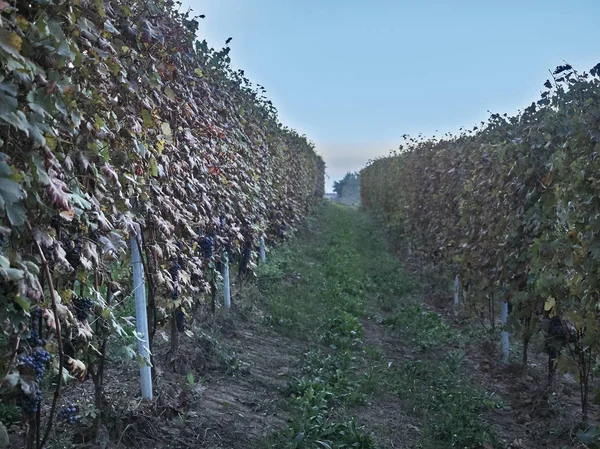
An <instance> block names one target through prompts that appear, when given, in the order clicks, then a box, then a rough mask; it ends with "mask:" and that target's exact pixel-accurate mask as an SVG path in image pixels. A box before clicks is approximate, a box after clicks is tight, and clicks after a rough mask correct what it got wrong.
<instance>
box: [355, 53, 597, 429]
mask: <svg viewBox="0 0 600 449" xmlns="http://www.w3.org/2000/svg"><path fill="white" fill-rule="evenodd" d="M599 75H600V64H598V65H596V66H595V67H593V68H592V69H591V70H590V71H589V72H584V73H580V72H578V71H576V70H575V69H574V68H573V67H571V66H570V65H568V64H565V65H562V66H560V67H558V68H557V69H556V70H555V71H554V72H553V73H552V80H549V81H547V82H546V83H545V84H544V86H545V88H546V90H545V91H544V92H543V93H542V95H541V98H540V99H539V100H537V101H536V102H535V103H533V104H531V105H530V106H528V107H527V108H525V109H523V111H521V112H520V113H519V114H518V115H517V116H515V117H509V116H507V115H506V114H504V115H500V114H491V116H490V118H489V120H488V122H487V123H482V125H483V126H482V127H479V126H477V127H474V128H473V129H471V130H468V131H464V132H462V133H461V134H460V135H458V136H450V137H448V138H447V139H444V140H436V139H424V138H421V139H414V138H411V137H409V136H405V142H404V144H403V145H401V146H400V147H399V150H398V151H396V152H393V153H392V154H390V155H389V156H388V157H383V158H379V159H377V160H374V161H371V162H370V163H369V164H368V165H367V167H365V168H364V169H363V170H362V171H361V173H360V181H361V203H362V204H363V205H364V206H365V207H366V208H367V209H369V210H370V211H371V212H372V213H373V214H375V215H377V216H379V217H380V218H381V219H382V220H383V222H384V223H385V224H386V225H387V227H388V229H389V230H390V232H391V234H392V236H393V238H394V240H395V241H397V242H400V243H401V244H402V245H403V246H404V251H405V255H406V257H407V258H412V259H413V260H418V261H419V263H421V264H422V265H421V266H423V265H425V266H428V267H430V268H435V269H436V271H437V272H441V273H443V274H444V276H445V277H446V278H447V279H452V278H453V277H454V275H455V274H459V277H460V279H461V281H462V285H463V288H464V289H465V290H466V289H467V288H468V299H467V302H466V306H467V309H468V310H471V311H473V312H475V313H477V314H478V315H479V314H484V313H485V314H486V315H487V317H488V320H489V323H490V324H491V325H492V326H494V325H495V323H496V319H497V317H496V313H497V312H496V311H497V308H498V305H497V303H498V301H504V302H508V303H509V306H511V307H510V309H511V310H512V314H513V315H514V319H512V322H513V325H512V331H513V332H514V333H516V334H518V335H520V336H521V337H522V338H523V347H524V351H523V362H522V364H523V370H525V369H526V368H527V364H528V362H527V348H528V343H529V339H530V338H531V336H532V334H533V333H534V332H536V330H539V325H538V324H536V323H538V321H539V320H535V319H532V318H533V317H534V316H536V315H537V316H540V317H544V318H548V317H546V315H549V318H550V319H554V320H555V321H554V322H553V323H554V328H551V329H550V330H549V332H550V331H552V332H559V330H560V329H559V330H557V329H556V323H563V322H564V323H567V321H564V320H563V318H564V317H568V318H569V320H570V322H572V323H571V324H572V326H573V329H574V330H575V331H574V332H575V333H577V334H578V335H579V337H578V340H573V339H572V338H571V339H565V342H566V343H565V344H568V345H571V346H574V349H577V345H578V344H579V343H578V342H579V340H581V339H584V340H585V341H586V343H587V346H585V351H580V350H577V351H576V350H573V351H572V357H571V360H566V362H567V363H566V364H564V365H567V366H569V367H570V369H572V370H574V371H575V372H576V373H577V374H578V378H579V379H580V382H581V389H580V390H581V402H582V412H583V420H584V421H585V420H586V419H587V398H588V393H587V391H588V386H589V383H588V379H589V375H590V372H591V366H590V361H591V360H593V359H594V355H595V354H597V353H598V352H599V350H600V341H599V340H598V335H599V331H600V316H599V314H598V310H597V307H596V304H597V302H598V298H599V297H600V284H599V283H598V273H600V222H598V220H596V218H594V217H597V216H598V214H599V213H600V201H598V195H597V184H598V173H599V170H600V161H599V159H598V158H597V151H598V143H599V142H600V122H599V121H598V117H600V77H599ZM553 317H554V318H553ZM556 317H560V318H556ZM552 329H553V330H552ZM552 332H550V334H551V333H552ZM561 332H562V331H561ZM571 334H573V332H571ZM555 353H556V351H554V352H552V354H551V357H552V356H554V355H555ZM565 357H566V356H565Z"/></svg>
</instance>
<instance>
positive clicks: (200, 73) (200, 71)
mask: <svg viewBox="0 0 600 449" xmlns="http://www.w3.org/2000/svg"><path fill="white" fill-rule="evenodd" d="M194 73H195V74H196V75H198V76H199V77H200V78H202V77H203V76H204V73H203V72H202V70H200V69H195V70H194Z"/></svg>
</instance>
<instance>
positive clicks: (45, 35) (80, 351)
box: [0, 0, 325, 447]
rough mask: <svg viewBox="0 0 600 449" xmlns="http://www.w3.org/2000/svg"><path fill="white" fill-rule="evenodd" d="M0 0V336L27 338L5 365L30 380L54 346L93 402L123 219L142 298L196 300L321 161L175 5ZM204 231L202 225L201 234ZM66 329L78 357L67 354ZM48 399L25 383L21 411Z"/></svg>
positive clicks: (314, 186) (315, 181)
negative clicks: (217, 266) (217, 259)
mask: <svg viewBox="0 0 600 449" xmlns="http://www.w3.org/2000/svg"><path fill="white" fill-rule="evenodd" d="M3 3H6V4H5V5H4V4H3V5H2V7H1V8H0V14H1V16H2V33H0V34H1V36H0V41H1V42H0V62H1V64H0V67H1V68H0V76H1V79H2V82H1V84H2V88H1V89H0V104H2V105H5V107H3V108H0V109H1V110H0V122H1V123H2V126H0V146H1V147H2V148H1V150H0V181H1V182H0V185H2V188H1V189H0V243H1V245H0V276H1V278H2V284H3V295H2V298H0V302H1V304H0V306H1V307H0V310H5V311H9V310H10V311H11V314H5V315H4V316H3V317H2V321H3V322H4V323H7V324H12V326H10V325H9V326H7V327H6V329H11V331H10V332H12V335H6V339H5V341H8V342H11V341H17V340H19V341H21V343H23V342H24V340H23V338H25V339H26V340H27V341H26V344H23V345H22V346H23V347H21V348H19V349H18V356H17V357H15V358H14V360H12V359H11V360H10V361H9V362H8V363H7V370H8V372H10V373H15V374H13V375H15V376H16V375H22V376H31V377H33V378H36V379H41V378H42V377H43V376H44V374H45V370H46V369H47V367H48V362H49V360H50V357H55V360H56V361H57V364H58V371H59V372H60V373H62V372H63V365H65V368H66V367H67V362H68V363H69V364H68V367H69V369H70V370H78V371H79V372H80V373H79V374H78V375H77V377H78V378H79V379H80V380H81V381H84V380H85V379H86V378H90V376H86V375H83V374H81V373H82V372H86V371H89V372H90V374H92V375H91V377H92V378H93V379H94V382H97V385H96V386H97V387H98V388H96V389H95V393H94V394H96V395H98V398H97V402H98V403H100V402H101V400H100V399H101V397H102V388H101V386H102V378H103V376H102V373H101V371H102V370H103V369H104V364H105V357H104V355H105V351H106V346H107V345H108V344H109V342H110V341H111V340H110V339H109V336H110V331H111V330H112V329H119V328H120V327H121V325H122V323H118V322H117V321H116V318H115V317H114V316H113V315H112V312H113V309H112V308H106V306H107V305H110V302H111V300H112V295H113V293H114V292H116V291H117V289H116V288H114V289H113V288H112V286H113V285H114V284H119V283H121V284H123V285H124V286H130V285H131V279H129V278H128V276H129V274H128V272H127V270H122V271H121V272H123V271H124V272H125V274H123V275H122V276H123V278H119V279H113V277H112V276H113V273H114V271H115V270H114V268H115V267H120V266H126V264H128V263H129V260H130V259H129V251H130V250H129V242H130V237H131V230H132V226H133V224H134V223H137V224H140V225H141V230H142V233H141V236H140V245H141V246H142V247H143V248H142V252H143V256H144V257H143V263H144V264H145V265H144V269H145V270H146V275H147V278H148V283H149V285H150V288H149V290H150V292H151V295H152V301H151V302H150V301H149V304H151V307H152V308H154V309H155V310H154V311H156V310H157V309H159V308H164V309H168V308H169V307H171V306H172V305H173V303H170V302H169V301H170V300H177V301H181V302H185V304H182V305H180V304H177V305H176V307H185V310H190V307H191V306H192V301H201V297H202V295H203V294H206V293H207V290H210V288H211V282H212V280H213V272H212V271H211V270H204V268H205V267H203V264H204V265H207V264H208V262H209V261H210V262H212V261H213V259H214V256H215V254H220V253H221V251H222V250H223V247H222V246H221V242H225V241H228V242H229V246H228V248H227V249H228V252H230V253H231V254H230V255H231V256H232V259H233V256H234V255H235V254H240V253H242V252H244V254H245V256H244V257H245V260H247V261H246V262H245V264H244V267H245V269H248V267H247V265H248V262H249V258H250V253H246V249H245V248H244V243H243V239H242V238H241V237H240V233H241V231H240V229H244V228H246V227H248V226H256V227H264V228H265V229H264V230H263V229H261V232H264V231H266V230H268V229H277V228H278V226H280V225H283V224H284V223H285V226H288V227H291V228H293V227H295V226H298V224H299V223H300V222H301V221H302V220H303V219H304V217H306V215H307V214H308V213H309V212H310V209H311V207H312V206H313V205H314V204H315V203H316V202H317V201H318V200H319V199H320V198H322V196H323V189H324V168H325V166H324V162H323V159H322V158H321V157H320V156H318V155H317V154H316V152H315V148H314V145H313V144H312V143H311V142H310V141H308V139H307V138H306V137H305V136H302V135H300V134H298V133H297V132H295V131H293V130H291V129H289V128H286V127H284V126H283V125H281V123H280V122H279V119H278V117H277V110H276V109H275V108H274V106H273V105H272V103H271V102H270V101H268V100H266V98H265V97H263V96H262V92H261V91H260V90H259V89H258V88H257V87H255V86H253V85H252V84H251V83H250V81H249V80H247V79H246V78H244V77H243V76H242V75H241V74H240V73H239V72H237V71H234V70H233V69H232V68H231V67H230V60H229V56H228V51H226V50H225V49H223V50H214V49H212V48H210V47H209V46H208V44H207V43H206V42H205V41H203V42H199V41H197V40H196V32H197V31H198V26H197V22H194V21H191V20H189V18H188V16H187V15H186V14H185V13H179V12H178V11H177V10H176V9H174V8H173V7H172V6H173V2H165V1H162V0H158V1H156V2H151V5H150V6H148V7H147V8H146V7H141V6H140V3H139V2H135V1H133V0H124V1H122V2H112V3H111V2H102V1H97V2H96V1H95V2H82V3H81V4H80V2H64V1H58V0H48V1H44V2H40V1H32V2H12V3H11V4H8V3H7V2H3ZM84 3H85V4H84ZM41 43H43V44H41ZM149 61H152V63H151V64H149ZM259 93H260V94H259ZM208 99H210V101H207V100H208ZM224 149H227V150H226V151H225V150H224ZM275 212H278V213H279V214H277V213H275ZM269 217H273V218H271V219H269ZM198 227H200V228H203V229H208V230H210V233H208V234H207V235H206V236H204V240H202V241H200V240H199V239H200V238H202V235H201V234H200V235H199V234H198V233H196V232H194V230H193V229H197V228H198ZM182 242H198V246H199V250H200V255H201V256H202V257H201V258H200V257H199V254H198V253H197V252H196V250H195V248H194V245H193V244H191V245H183V244H182ZM192 248H194V249H192ZM199 259H202V260H199ZM117 272H119V270H117ZM75 292H76V293H75ZM102 296H105V297H104V298H102ZM12 311H15V312H14V314H13V312H12ZM101 312H102V313H101ZM180 312H181V313H185V312H183V310H181V311H180ZM154 315H155V316H156V314H154ZM92 317H93V318H94V319H92ZM184 317H185V315H184ZM96 318H97V319H96ZM177 321H178V322H177V323H176V327H180V328H181V327H182V325H183V327H185V319H184V320H183V321H181V318H179V315H178V318H177ZM23 323H24V327H23ZM20 326H21V327H20ZM24 331H25V332H26V333H25V334H24V333H23V332H24ZM131 331H132V330H131ZM10 332H9V334H10ZM42 333H43V336H42V335H41V334H42ZM72 336H77V337H76V338H77V339H78V341H79V342H80V343H81V345H80V346H79V347H78V348H77V353H76V351H74V350H73V348H68V350H69V351H70V352H69V355H70V356H72V358H73V359H75V356H77V357H80V358H81V360H69V359H67V357H63V350H64V348H63V344H62V343H63V339H64V340H65V345H67V346H68V345H70V339H71V338H72ZM43 337H45V338H46V339H48V340H49V341H45V339H44V338H43ZM1 349H2V351H1V352H2V353H3V354H4V353H9V354H10V353H17V352H15V351H16V350H15V349H14V348H12V347H8V345H7V347H3V348H1ZM11 351H12V352H11ZM46 351H50V352H52V354H48V352H46ZM99 353H100V354H99ZM73 367H76V368H73ZM61 392H62V386H61V383H60V382H57V383H56V386H55V388H54V397H53V399H52V406H51V407H50V410H45V411H42V412H41V413H40V416H39V417H36V418H35V419H37V420H39V419H41V420H42V421H44V422H45V424H44V425H42V424H43V423H42V422H37V425H38V428H40V429H41V428H42V427H45V430H43V431H42V432H39V439H40V441H39V442H38V443H39V446H40V447H41V446H44V445H45V444H46V442H47V440H48V438H49V436H50V434H51V428H52V419H53V415H54V411H55V409H56V405H57V404H58V403H59V402H58V401H59V397H60V395H61ZM44 393H46V392H44ZM41 397H42V392H41V391H39V390H36V391H32V392H31V393H30V394H27V395H24V396H23V397H22V403H23V407H24V409H27V410H28V413H29V414H30V415H31V416H33V414H35V412H36V411H37V410H39V404H40V401H41ZM61 416H63V415H61ZM67 421H68V419H67ZM28 441H33V439H29V440H28Z"/></svg>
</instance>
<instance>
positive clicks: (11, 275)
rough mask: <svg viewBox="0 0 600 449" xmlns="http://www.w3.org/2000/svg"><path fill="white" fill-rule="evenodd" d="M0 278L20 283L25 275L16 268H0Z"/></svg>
mask: <svg viewBox="0 0 600 449" xmlns="http://www.w3.org/2000/svg"><path fill="white" fill-rule="evenodd" d="M0 276H2V277H3V278H4V279H5V280H7V281H20V280H21V279H23V277H24V276H25V273H24V272H23V270H19V269H18V268H10V267H9V268H0Z"/></svg>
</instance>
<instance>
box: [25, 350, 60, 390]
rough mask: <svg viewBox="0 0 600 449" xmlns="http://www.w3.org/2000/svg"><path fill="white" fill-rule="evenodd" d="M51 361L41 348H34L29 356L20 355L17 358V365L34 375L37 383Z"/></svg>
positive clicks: (46, 352) (49, 356) (50, 357)
mask: <svg viewBox="0 0 600 449" xmlns="http://www.w3.org/2000/svg"><path fill="white" fill-rule="evenodd" d="M50 360H52V356H51V355H50V354H49V353H48V351H46V350H45V349H42V348H35V349H34V350H33V353H32V354H31V355H22V356H20V357H19V360H18V364H19V365H20V366H22V367H24V368H25V369H29V370H31V371H33V372H34V373H35V377H36V379H37V381H38V382H39V381H40V380H42V378H43V377H44V373H45V372H46V365H48V362H49V361H50Z"/></svg>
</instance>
